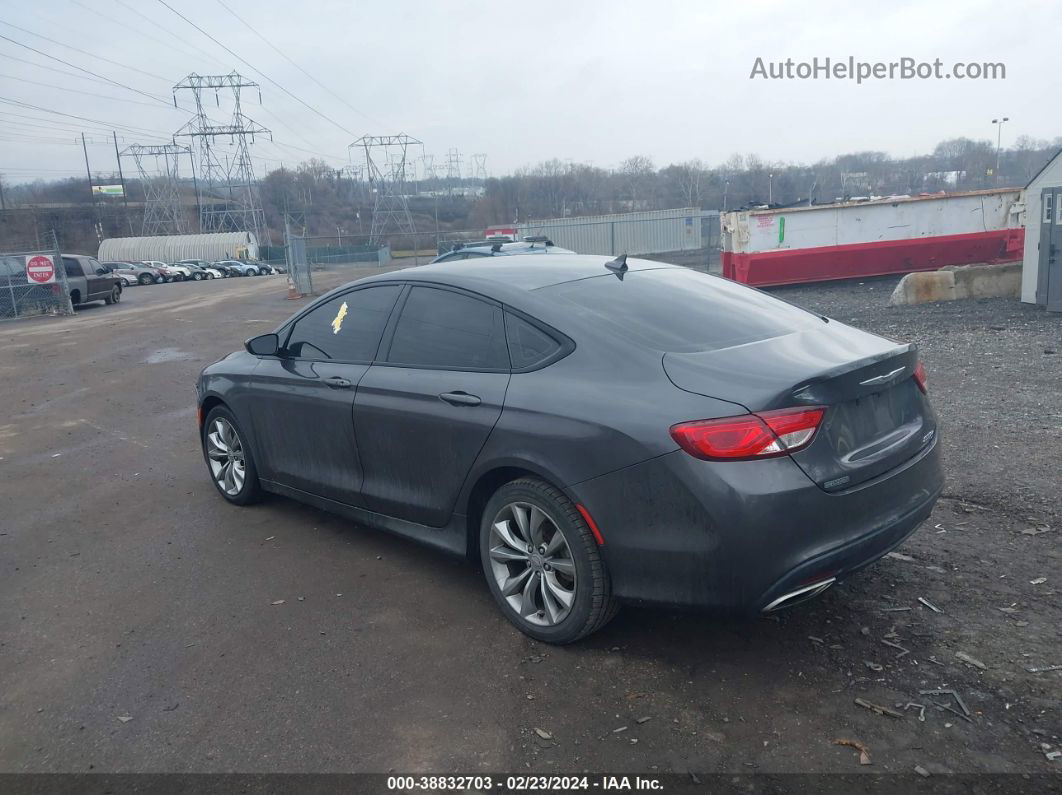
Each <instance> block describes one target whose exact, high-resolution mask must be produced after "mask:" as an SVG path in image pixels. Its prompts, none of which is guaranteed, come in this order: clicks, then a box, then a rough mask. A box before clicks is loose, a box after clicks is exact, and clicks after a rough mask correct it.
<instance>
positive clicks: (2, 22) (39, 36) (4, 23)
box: [0, 19, 166, 80]
mask: <svg viewBox="0 0 1062 795" xmlns="http://www.w3.org/2000/svg"><path fill="white" fill-rule="evenodd" d="M0 24H2V25H7V26H8V27H9V28H14V29H15V30H20V31H22V32H23V33H28V34H29V35H31V36H36V37H37V38H38V39H44V40H45V41H48V42H51V43H52V44H58V45H59V46H60V47H65V48H67V49H68V50H73V51H74V52H79V53H81V54H82V55H87V56H88V57H89V58H95V59H96V60H97V61H104V62H106V63H109V64H113V65H114V66H120V67H122V68H123V69H131V70H132V71H134V72H139V73H140V74H142V75H147V76H148V77H154V78H156V79H158V80H165V79H166V78H165V77H162V76H161V75H156V74H152V73H151V72H145V71H144V70H143V69H139V68H137V67H135V66H129V65H127V64H123V63H119V62H118V61H112V60H111V59H110V58H104V57H103V56H102V55H93V54H92V53H90V52H88V51H87V50H82V49H80V48H78V47H75V46H74V45H72V44H64V43H63V42H61V41H56V40H55V39H52V38H49V37H48V36H44V35H42V34H40V33H34V32H33V31H32V30H27V29H26V28H20V27H19V26H18V25H15V24H12V23H11V22H7V21H5V20H3V19H0Z"/></svg>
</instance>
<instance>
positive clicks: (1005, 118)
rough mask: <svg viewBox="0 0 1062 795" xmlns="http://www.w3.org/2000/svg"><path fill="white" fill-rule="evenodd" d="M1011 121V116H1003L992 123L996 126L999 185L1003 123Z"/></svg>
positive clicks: (997, 179)
mask: <svg viewBox="0 0 1062 795" xmlns="http://www.w3.org/2000/svg"><path fill="white" fill-rule="evenodd" d="M1007 121H1010V117H1009V116H1003V117H1002V118H999V119H992V123H993V124H995V125H996V183H997V184H998V183H999V151H1000V148H1001V146H1002V144H1003V122H1007Z"/></svg>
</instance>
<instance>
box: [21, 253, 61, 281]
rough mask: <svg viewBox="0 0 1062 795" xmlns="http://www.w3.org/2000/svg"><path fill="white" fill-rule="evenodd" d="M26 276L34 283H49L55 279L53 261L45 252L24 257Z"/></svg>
mask: <svg viewBox="0 0 1062 795" xmlns="http://www.w3.org/2000/svg"><path fill="white" fill-rule="evenodd" d="M26 278H27V279H29V280H30V281H31V282H33V283H34V284H51V283H52V282H54V281H55V262H54V261H53V260H52V258H51V257H50V256H48V255H47V254H35V255H33V256H30V257H26Z"/></svg>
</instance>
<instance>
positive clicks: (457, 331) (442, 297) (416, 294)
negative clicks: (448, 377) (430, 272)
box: [387, 287, 509, 370]
mask: <svg viewBox="0 0 1062 795" xmlns="http://www.w3.org/2000/svg"><path fill="white" fill-rule="evenodd" d="M387 361H388V362H390V363H393V364H400V365H405V366H408V367H435V368H442V369H452V370H508V369H509V354H508V352H507V351H506V346H505V325H504V320H503V317H502V310H501V307H499V306H496V305H494V304H490V303H487V302H486V301H481V300H480V299H478V298H474V297H472V296H470V295H465V294H463V293H456V292H452V291H450V290H438V289H435V288H432V287H414V288H413V289H412V290H411V291H410V293H409V297H408V298H407V299H406V303H405V306H403V308H402V315H401V317H399V319H398V324H397V325H396V326H395V333H394V336H393V337H392V339H391V348H390V352H389V353H388V355H387Z"/></svg>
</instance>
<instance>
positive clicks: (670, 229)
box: [517, 207, 705, 254]
mask: <svg viewBox="0 0 1062 795" xmlns="http://www.w3.org/2000/svg"><path fill="white" fill-rule="evenodd" d="M702 215H704V213H702V211H701V210H698V209H696V208H694V207H681V208H678V209H675V210H649V211H646V212H637V213H616V214H613V215H582V216H578V217H575V218H548V219H545V220H541V221H529V222H527V223H522V224H519V225H518V227H517V228H518V230H519V235H520V236H521V237H523V236H527V235H545V236H546V237H548V238H549V239H550V240H552V241H553V242H554V243H556V244H557V245H558V246H560V247H561V248H570V249H571V250H572V251H576V252H578V253H579V254H658V253H663V252H667V251H692V250H696V249H700V248H703V247H704V245H705V244H704V242H703V240H702V235H701V216H702Z"/></svg>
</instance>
